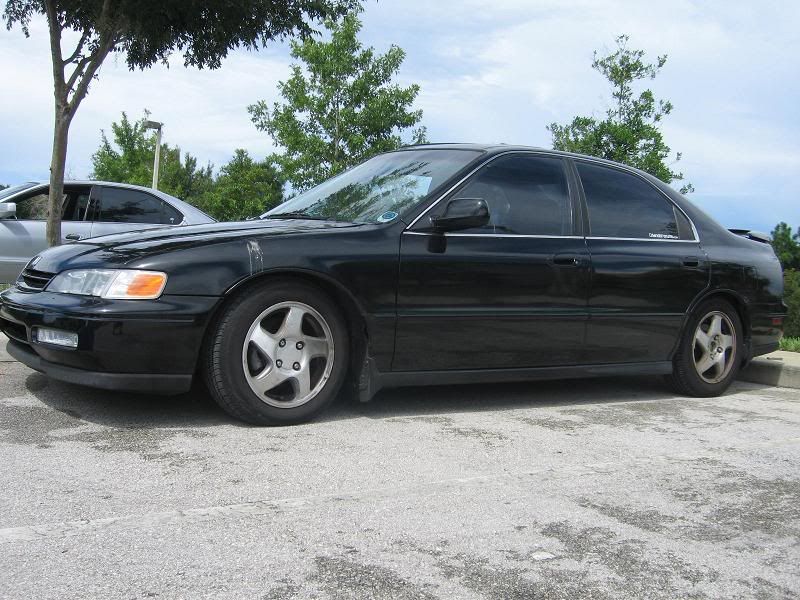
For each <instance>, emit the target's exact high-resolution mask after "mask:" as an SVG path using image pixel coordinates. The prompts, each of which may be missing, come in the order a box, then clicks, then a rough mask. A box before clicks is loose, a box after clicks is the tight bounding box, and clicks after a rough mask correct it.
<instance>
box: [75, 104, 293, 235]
mask: <svg viewBox="0 0 800 600" xmlns="http://www.w3.org/2000/svg"><path fill="white" fill-rule="evenodd" d="M147 117H148V113H147V111H145V115H144V117H143V118H142V119H140V120H138V121H131V120H130V119H129V118H128V115H126V114H125V113H124V112H123V113H122V118H121V119H120V121H119V122H118V123H112V124H111V132H112V134H113V135H112V137H113V142H112V141H109V139H108V137H107V136H106V134H105V132H101V141H100V147H99V148H98V150H97V152H95V153H94V154H93V155H92V166H93V170H92V174H91V178H92V179H98V180H103V181H116V182H119V183H132V184H135V185H143V186H147V187H149V186H150V184H151V183H152V180H153V158H154V154H155V145H156V135H155V134H154V133H150V132H149V130H146V129H145V128H144V121H145V120H147ZM274 162H275V161H274V160H273V159H267V160H264V161H261V162H257V161H254V160H253V159H252V158H251V157H250V155H249V154H248V153H247V151H246V150H236V153H235V154H234V156H233V158H232V159H231V161H230V162H229V163H228V164H226V165H224V166H223V167H222V168H221V169H220V173H219V176H218V177H217V178H216V179H214V176H213V173H212V167H211V165H210V164H209V165H207V166H206V167H203V168H201V169H198V168H197V159H196V158H195V157H193V156H192V155H191V154H189V153H188V152H187V153H186V154H184V157H183V160H181V151H180V148H177V147H170V146H169V145H168V144H164V143H162V144H161V161H160V166H159V180H158V189H160V190H161V191H164V192H166V193H168V194H171V195H173V196H176V197H177V198H181V199H182V200H185V201H187V202H189V203H190V204H194V205H195V206H197V207H198V208H200V209H201V210H204V211H205V212H206V213H208V214H209V215H210V216H212V217H214V218H215V219H217V220H219V221H238V220H242V219H246V218H248V217H255V216H258V215H260V214H262V213H264V212H266V211H267V210H268V209H270V208H272V207H273V206H275V205H277V204H279V203H280V202H281V201H282V198H283V178H282V177H281V175H280V173H279V172H278V170H277V168H276V166H275V164H274Z"/></svg>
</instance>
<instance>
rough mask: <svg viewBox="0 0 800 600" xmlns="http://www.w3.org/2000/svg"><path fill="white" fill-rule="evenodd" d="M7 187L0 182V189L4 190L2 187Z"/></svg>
mask: <svg viewBox="0 0 800 600" xmlns="http://www.w3.org/2000/svg"><path fill="white" fill-rule="evenodd" d="M7 187H8V186H7V185H3V184H2V183H0V190H4V189H6V188H7Z"/></svg>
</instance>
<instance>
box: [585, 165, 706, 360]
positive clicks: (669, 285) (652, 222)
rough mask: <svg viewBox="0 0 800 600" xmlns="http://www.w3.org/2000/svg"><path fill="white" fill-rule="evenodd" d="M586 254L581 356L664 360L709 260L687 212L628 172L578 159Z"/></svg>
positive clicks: (702, 283)
mask: <svg viewBox="0 0 800 600" xmlns="http://www.w3.org/2000/svg"><path fill="white" fill-rule="evenodd" d="M575 165H576V167H577V172H578V174H579V176H580V181H581V184H582V192H583V197H584V200H585V212H586V215H587V217H588V223H587V225H588V231H589V235H588V237H587V245H588V248H589V252H590V254H591V260H592V285H591V292H590V294H589V324H588V328H587V335H586V351H587V362H590V363H641V362H657V361H666V360H669V359H670V358H671V352H672V349H673V348H674V346H675V343H676V342H677V339H678V334H679V332H680V328H681V325H682V322H683V318H684V315H685V314H686V311H687V310H688V308H689V306H690V305H691V303H692V301H693V300H694V299H695V298H696V297H697V296H698V295H699V294H700V293H701V292H702V291H703V290H704V289H705V288H706V287H707V286H708V283H709V263H708V260H707V258H706V255H705V253H704V252H703V250H702V248H701V247H700V243H699V241H698V239H697V234H696V232H695V230H694V227H693V226H692V225H691V222H690V221H689V219H688V218H687V217H686V215H685V214H684V213H683V212H682V211H681V210H680V209H679V208H678V207H677V206H676V205H675V204H674V203H673V202H672V201H671V200H670V199H669V198H668V197H667V196H666V195H665V194H664V193H663V192H661V190H659V189H658V188H656V187H655V186H654V185H652V184H651V183H650V182H648V181H647V180H646V179H644V178H643V177H640V176H638V175H636V174H634V173H631V172H628V171H625V170H621V169H616V168H613V167H610V166H606V165H602V164H599V163H594V162H590V161H581V160H576V161H575Z"/></svg>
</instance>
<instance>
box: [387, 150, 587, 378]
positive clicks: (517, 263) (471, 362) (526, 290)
mask: <svg viewBox="0 0 800 600" xmlns="http://www.w3.org/2000/svg"><path fill="white" fill-rule="evenodd" d="M566 167H567V165H566V163H565V161H564V160H563V159H562V158H560V157H556V156H547V155H538V154H533V153H519V154H516V153H515V154H509V155H504V156H500V157H498V158H496V159H495V160H493V161H492V162H490V163H488V164H487V165H485V166H484V167H482V168H481V169H480V170H479V171H477V172H476V173H475V174H474V175H473V176H472V177H471V178H470V179H469V180H468V181H466V182H465V183H464V184H463V185H462V186H461V187H459V188H458V189H456V190H455V191H454V192H453V193H452V194H450V195H448V196H447V197H445V198H444V199H443V200H441V201H440V202H439V203H438V204H436V205H435V206H434V207H433V208H431V209H430V211H429V212H428V213H427V214H425V215H423V217H421V218H420V219H418V221H417V222H416V223H415V224H413V225H412V226H411V227H410V228H409V229H408V230H407V231H406V232H404V233H403V235H402V240H401V249H400V284H399V290H398V301H397V316H398V320H397V336H396V343H395V359H394V363H393V370H395V371H430V370H453V369H511V368H519V367H540V366H554V365H566V364H575V363H579V362H581V354H582V349H583V342H584V333H585V325H586V318H587V317H586V302H587V295H588V288H589V260H588V252H587V250H586V245H585V240H584V238H583V236H582V235H580V231H579V230H580V222H579V220H578V219H577V218H576V211H575V208H576V207H575V205H574V204H573V201H572V198H573V196H572V195H571V193H570V192H571V189H572V187H573V186H572V185H571V182H572V180H571V177H570V174H569V170H568V169H567V168H566ZM453 198H481V199H483V200H484V201H485V202H486V204H487V206H488V208H489V213H490V222H489V224H488V225H487V226H485V227H482V228H477V229H470V230H465V231H460V232H453V233H445V234H440V233H434V232H432V231H431V229H430V218H429V217H430V216H431V215H438V214H441V212H442V211H443V210H444V208H445V206H446V204H447V202H448V201H449V200H450V199H453Z"/></svg>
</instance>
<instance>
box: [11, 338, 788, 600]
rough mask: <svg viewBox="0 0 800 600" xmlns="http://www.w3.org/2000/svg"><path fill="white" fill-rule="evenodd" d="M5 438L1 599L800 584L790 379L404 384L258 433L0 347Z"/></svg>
mask: <svg viewBox="0 0 800 600" xmlns="http://www.w3.org/2000/svg"><path fill="white" fill-rule="evenodd" d="M0 345H1V344H0ZM0 452H1V453H2V454H1V455H0V456H1V457H2V460H0V481H2V487H0V596H2V597H4V598H33V597H36V598H66V597H74V598H77V597H81V598H87V597H104V598H111V597H115V598H116V597H119V598H174V597H186V598H202V597H215V598H266V599H280V598H393V599H394V598H399V599H403V598H508V599H513V598H578V597H591V598H607V597H608V598H612V597H613V598H621V597H629V598H662V597H663V598H666V597H670V598H672V597H692V598H704V597H709V598H721V597H726V598H732V597H741V598H789V597H797V595H798V594H799V593H800V468H798V464H800V391H798V390H788V389H782V388H770V387H763V386H758V385H755V384H748V383H737V384H735V385H734V387H733V389H732V390H731V392H730V393H729V394H728V395H726V396H724V397H722V398H714V399H708V400H704V399H689V398H682V397H676V396H673V395H671V394H670V393H668V392H666V391H665V390H664V388H662V386H661V384H660V382H658V381H655V380H648V379H612V380H586V381H564V382H547V383H535V384H514V385H502V386H472V387H447V388H442V389H437V388H415V389H404V390H393V391H385V392H382V393H381V394H380V395H379V396H377V397H376V399H375V400H374V402H372V403H370V404H366V405H361V404H358V403H356V402H355V401H348V400H347V399H344V400H343V401H341V402H339V403H338V404H337V405H336V406H334V407H333V409H332V410H331V411H329V412H328V413H327V414H326V415H325V416H324V418H322V419H321V420H319V421H317V422H314V423H311V424H308V425H302V426H296V427H290V428H266V429H265V428H254V427H249V426H245V425H242V424H239V423H237V422H234V421H232V420H231V419H229V418H227V417H226V416H225V415H224V414H223V413H222V412H221V411H219V410H218V409H217V408H215V407H214V405H213V404H211V403H210V400H208V398H207V397H206V396H204V395H203V394H202V393H200V392H196V393H193V394H188V395H185V396H181V397H177V398H162V397H155V396H140V395H129V394H114V393H108V392H101V391H95V390H89V389H83V388H80V387H77V386H71V385H67V384H61V383H58V382H54V381H50V380H48V379H47V378H45V377H44V376H42V375H40V374H37V373H34V372H32V371H30V370H29V369H27V368H25V367H24V366H22V365H20V364H19V363H15V362H13V361H10V360H9V359H8V358H7V357H6V358H2V356H0Z"/></svg>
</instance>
